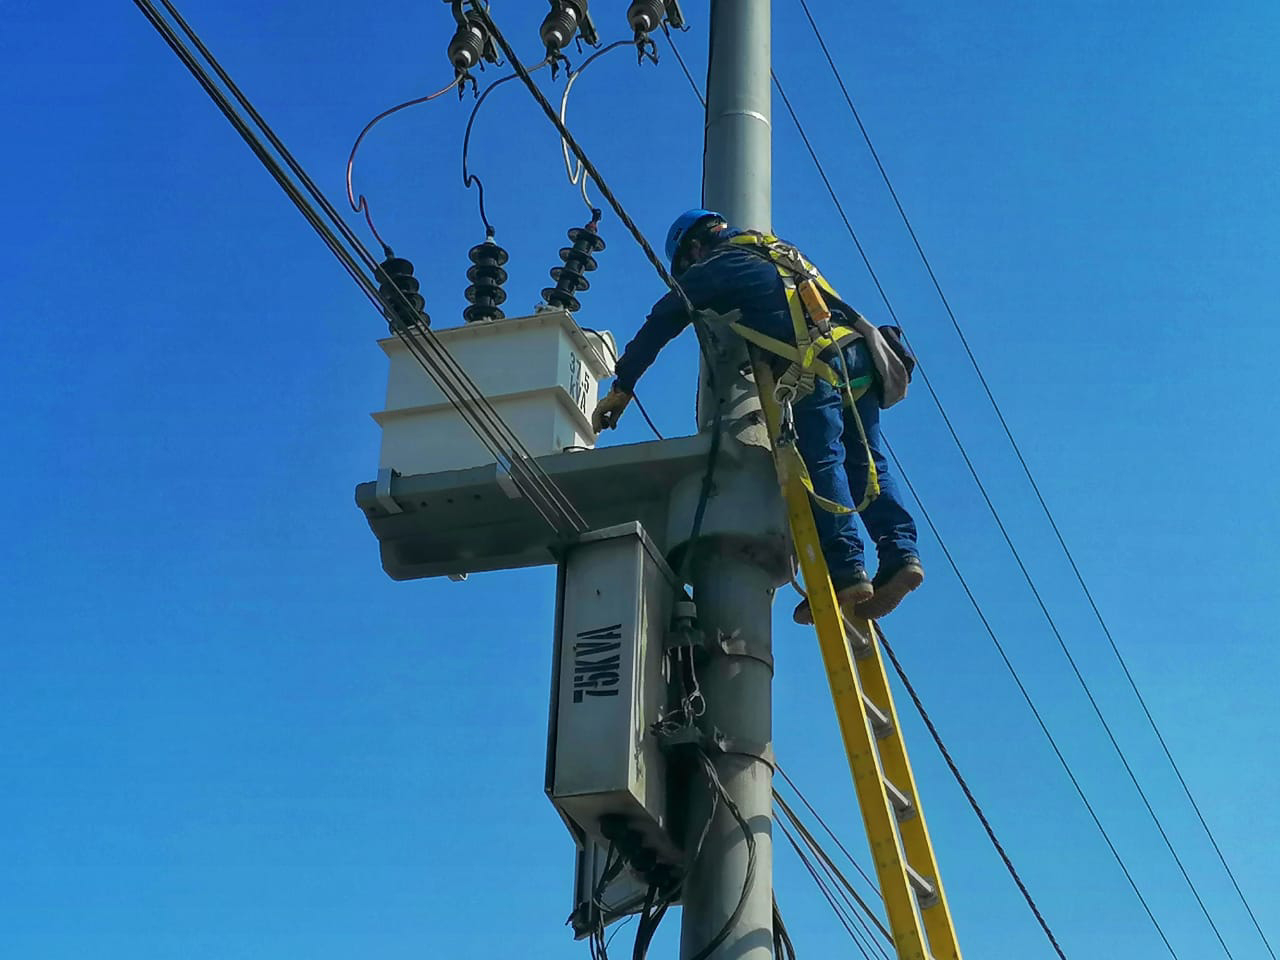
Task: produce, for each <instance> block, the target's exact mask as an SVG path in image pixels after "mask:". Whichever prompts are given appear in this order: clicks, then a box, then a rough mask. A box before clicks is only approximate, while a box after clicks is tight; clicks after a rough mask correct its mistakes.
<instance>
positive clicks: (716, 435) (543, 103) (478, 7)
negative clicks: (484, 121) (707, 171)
mask: <svg viewBox="0 0 1280 960" xmlns="http://www.w3.org/2000/svg"><path fill="white" fill-rule="evenodd" d="M471 6H472V10H473V11H474V12H475V13H476V15H477V16H478V17H479V18H480V19H481V20H482V21H483V22H484V24H485V28H486V29H487V30H488V31H489V33H490V34H491V35H492V36H493V38H494V40H495V41H496V42H497V44H498V46H499V47H501V48H502V52H503V54H504V55H505V56H506V58H507V60H508V62H509V63H510V64H511V66H512V67H513V68H514V69H515V71H516V73H517V74H519V76H520V79H521V80H522V81H523V82H524V85H525V86H526V87H527V88H528V90H529V92H530V93H531V94H532V95H533V98H534V100H535V101H537V103H538V105H539V106H540V107H541V108H542V111H543V113H545V114H546V115H547V119H549V120H550V121H551V123H552V124H553V125H554V126H555V128H556V130H557V131H558V132H559V133H560V137H561V139H562V141H563V142H564V143H566V144H568V146H569V149H570V150H572V151H573V154H574V156H575V157H577V159H578V162H579V163H581V164H582V167H583V169H584V170H586V172H587V175H588V176H590V177H591V179H592V180H594V181H595V184H596V187H597V189H598V190H599V191H600V195H601V196H602V197H604V198H605V200H606V201H607V202H608V203H609V206H610V207H612V208H613V212H614V213H615V214H616V215H617V217H618V219H619V220H620V221H621V222H622V225H623V226H624V227H626V229H627V231H628V232H629V233H630V234H631V236H632V238H633V239H634V240H635V241H636V243H637V244H638V245H639V247H640V249H641V250H642V251H643V252H644V255H645V259H647V260H648V261H649V263H650V264H651V265H652V266H653V268H654V270H655V271H657V274H658V276H659V277H660V278H661V279H662V282H663V283H665V284H666V285H667V287H668V288H669V289H670V290H671V291H672V292H673V293H675V295H676V296H677V297H678V298H679V299H680V301H681V303H682V304H683V305H684V308H685V311H686V313H687V314H688V316H689V320H690V322H691V323H692V324H693V327H694V333H695V335H696V336H697V338H698V347H699V349H700V350H701V351H702V355H703V359H704V361H705V362H706V368H707V377H708V379H709V383H710V389H711V391H712V393H713V394H714V395H716V396H717V398H718V396H719V392H720V391H719V385H718V384H717V382H716V374H715V362H714V358H713V357H712V355H711V351H710V349H709V347H708V345H707V342H706V333H705V331H704V330H703V326H702V322H701V321H700V320H699V319H698V313H697V311H696V310H695V308H694V306H693V303H692V301H690V299H689V296H688V294H686V293H685V292H684V288H683V287H681V286H680V284H679V282H678V281H677V280H676V279H675V278H674V277H673V276H672V275H671V272H670V271H669V270H668V269H667V267H666V265H665V264H663V262H662V261H661V260H660V259H659V258H658V255H657V253H655V252H654V249H653V247H652V245H651V244H650V243H649V241H648V239H647V238H646V237H645V235H644V234H643V233H642V232H641V231H640V228H639V227H638V226H636V223H635V221H634V220H632V219H631V216H630V214H628V213H627V211H626V209H625V208H624V207H623V206H622V203H621V202H620V201H619V200H618V198H617V197H616V196H615V195H614V193H613V191H612V190H611V189H610V188H609V185H608V184H607V183H605V181H604V179H603V178H602V177H601V176H600V172H599V171H598V170H597V169H596V167H595V165H594V164H593V163H592V162H591V160H590V158H588V157H587V155H586V153H585V152H583V149H582V147H581V146H580V145H579V144H578V141H577V140H576V139H575V138H574V136H573V134H572V133H570V131H569V129H568V127H566V126H565V124H564V123H563V122H562V121H561V120H560V117H559V115H558V114H557V113H556V111H555V109H554V108H553V107H552V106H551V104H550V102H549V101H548V100H547V98H546V96H545V95H544V94H543V93H542V91H541V90H540V89H539V88H538V85H537V84H536V83H534V82H533V78H532V77H530V76H529V71H528V70H527V69H526V68H525V66H524V65H523V64H522V63H521V62H520V58H519V57H517V56H516V53H515V51H514V50H513V49H512V48H511V45H510V44H509V43H508V42H507V39H506V37H504V36H503V34H502V31H501V30H499V29H498V25H497V24H496V23H494V22H493V18H492V17H491V16H490V15H489V10H488V7H487V6H485V5H484V4H480V3H477V2H475V0H472V4H471ZM722 432H723V414H722V411H721V409H720V404H719V403H718V402H717V403H716V404H715V414H714V417H713V419H712V424H711V444H710V450H709V452H708V455H707V469H706V472H705V474H704V475H703V480H702V488H701V491H700V493H699V498H698V506H697V509H696V510H695V511H694V519H693V526H692V529H691V531H690V536H689V544H688V546H687V547H686V548H685V553H684V558H683V561H682V562H681V568H682V576H686V578H687V571H688V569H689V567H690V564H691V563H692V558H693V555H694V552H695V549H696V547H697V543H698V538H699V537H700V536H701V534H702V521H703V518H704V516H705V513H706V508H707V504H708V502H709V501H710V499H711V492H712V489H713V486H714V481H715V470H716V465H717V463H718V461H719V453H720V442H721V434H722Z"/></svg>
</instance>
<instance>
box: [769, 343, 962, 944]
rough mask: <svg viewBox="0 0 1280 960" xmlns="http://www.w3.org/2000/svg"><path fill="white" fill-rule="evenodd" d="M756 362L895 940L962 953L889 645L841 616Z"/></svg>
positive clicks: (777, 410)
mask: <svg viewBox="0 0 1280 960" xmlns="http://www.w3.org/2000/svg"><path fill="white" fill-rule="evenodd" d="M753 366H754V369H755V376H756V385H757V386H758V388H759V390H760V402H761V405H762V406H763V408H764V412H765V420H766V423H767V424H768V428H769V440H770V442H771V443H772V445H773V450H774V462H775V464H776V466H777V469H778V483H779V485H780V486H781V487H782V494H783V497H784V499H785V500H786V504H787V515H788V517H789V519H790V521H791V538H792V540H793V542H794V544H795V550H796V556H797V557H798V558H799V561H800V571H801V574H802V575H803V577H804V586H805V590H806V591H807V592H808V596H809V607H810V609H811V611H812V613H813V622H814V627H815V629H816V630H817V632H818V641H819V645H820V646H821V648H822V659H823V662H824V664H825V665H826V669H827V680H828V681H829V682H830V684H831V696H832V699H833V700H834V701H835V708H836V717H837V719H838V721H839V723H840V735H841V737H842V738H843V740H844V747H845V753H846V754H847V755H848V758H849V770H850V771H851V772H852V774H853V784H854V788H855V790H856V792H857V794H858V805H859V807H861V809H862V820H863V823H864V824H865V825H866V828H867V840H868V842H869V843H870V846H871V856H872V858H873V859H874V860H875V865H876V877H877V879H878V880H879V883H880V892H881V894H882V895H883V896H884V904H885V910H886V912H887V914H888V919H889V929H890V931H891V932H892V934H893V942H894V946H895V947H896V949H897V952H898V957H899V960H960V947H959V945H958V944H957V942H956V934H955V927H954V926H953V924H952V921H951V908H950V907H949V906H948V905H947V897H946V894H945V893H944V892H943V889H942V879H941V877H940V876H939V873H938V864H937V861H936V859H935V858H934V854H933V845H932V843H930V841H929V830H928V828H927V827H926V826H925V821H924V810H923V809H921V807H920V799H919V796H918V794H917V792H916V781H915V777H914V776H913V775H912V773H911V763H910V761H909V760H908V759H907V748H906V744H905V743H904V742H903V739H902V729H901V727H900V725H899V724H898V714H897V711H896V710H895V708H894V705H893V697H892V695H891V694H890V692H889V678H888V676H887V674H886V673H885V668H884V661H883V660H882V658H881V653H880V644H879V643H878V642H877V641H876V634H875V630H874V628H873V626H872V624H871V622H870V621H867V620H859V621H846V620H845V619H844V617H842V616H841V613H840V608H839V607H838V606H837V605H836V597H835V590H834V589H833V587H832V585H831V577H830V574H829V573H828V571H827V562H826V560H824V559H823V556H822V551H821V550H820V549H819V545H818V531H817V528H816V527H815V525H814V521H813V512H812V509H811V507H810V501H809V494H808V492H807V490H806V489H805V486H804V481H803V479H802V478H801V476H800V474H799V472H798V471H797V470H796V469H795V464H797V463H798V462H799V461H798V456H799V455H798V453H795V451H794V447H791V448H790V449H788V447H787V445H788V444H791V443H793V439H792V438H791V437H789V436H783V435H782V433H783V431H782V429H781V426H782V417H783V410H782V408H781V407H780V406H779V404H778V402H777V400H776V399H775V398H774V378H773V374H772V371H771V370H770V368H769V365H768V364H767V363H764V362H762V361H761V360H760V358H759V357H758V356H757V357H754V358H753Z"/></svg>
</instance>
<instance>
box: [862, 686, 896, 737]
mask: <svg viewBox="0 0 1280 960" xmlns="http://www.w3.org/2000/svg"><path fill="white" fill-rule="evenodd" d="M862 706H863V707H865V708H866V711H867V720H869V721H870V723H871V730H872V732H873V733H874V734H875V735H876V739H877V740H883V739H884V738H885V737H887V736H888V735H889V734H891V733H893V721H892V720H890V719H889V714H887V713H885V712H884V711H883V710H881V709H880V708H879V707H877V706H876V705H875V704H874V703H872V701H871V699H870V698H869V697H868V696H867V695H866V694H865V693H864V694H863V695H862Z"/></svg>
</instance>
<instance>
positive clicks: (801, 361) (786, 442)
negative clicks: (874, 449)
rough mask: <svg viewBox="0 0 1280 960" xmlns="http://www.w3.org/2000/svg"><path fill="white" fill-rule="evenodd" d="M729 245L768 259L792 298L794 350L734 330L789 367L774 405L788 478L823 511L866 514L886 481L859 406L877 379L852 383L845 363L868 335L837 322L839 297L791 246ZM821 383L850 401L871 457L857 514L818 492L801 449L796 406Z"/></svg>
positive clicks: (749, 240) (744, 329)
mask: <svg viewBox="0 0 1280 960" xmlns="http://www.w3.org/2000/svg"><path fill="white" fill-rule="evenodd" d="M729 243H730V244H732V245H733V246H735V247H738V248H741V249H744V250H747V251H749V252H751V253H754V254H756V255H757V256H761V257H764V258H765V259H767V260H768V261H769V262H770V263H771V264H772V265H773V267H774V269H776V270H777V271H778V277H779V279H781V281H782V287H783V290H784V291H785V292H786V296H787V309H788V311H789V313H790V314H791V325H792V329H793V332H794V334H795V343H794V344H791V343H787V342H786V341H784V340H778V339H775V338H774V337H770V336H768V335H766V334H763V333H761V332H760V331H759V330H755V329H753V328H751V327H748V326H745V325H744V324H742V323H741V322H738V321H734V322H731V323H730V324H729V329H731V330H733V331H734V332H735V333H737V334H738V335H739V336H740V337H742V339H744V340H746V341H747V342H748V343H749V344H752V345H753V346H756V347H759V348H760V349H761V350H764V351H765V352H766V353H770V354H773V355H774V356H776V357H780V358H782V359H783V360H786V361H788V362H787V365H786V368H785V369H784V370H783V371H782V372H781V373H780V374H778V376H777V379H776V386H775V387H774V392H773V399H774V400H775V401H776V402H777V403H778V404H779V406H780V408H781V416H780V423H781V430H780V432H779V435H778V446H777V453H778V454H779V456H781V457H782V458H783V462H784V466H785V468H786V470H787V472H789V473H794V474H795V475H797V476H799V478H800V480H801V482H802V483H803V484H804V487H805V489H806V490H808V491H809V496H810V498H811V499H812V500H813V502H814V503H815V504H817V505H818V506H819V507H821V508H822V509H823V510H825V511H827V512H829V513H838V514H848V513H855V512H861V511H863V510H865V509H866V508H867V506H868V505H869V504H870V503H871V501H872V500H874V499H875V498H876V497H878V496H879V495H880V477H879V474H878V472H877V471H876V464H875V460H874V459H873V458H872V456H871V444H870V443H869V442H868V441H867V431H866V429H865V428H864V427H863V425H862V418H861V417H860V416H859V415H858V408H857V406H856V402H857V400H858V398H859V397H861V396H862V395H863V394H864V393H866V392H867V390H868V389H870V388H871V382H872V378H871V376H870V375H867V376H862V377H858V378H856V379H850V378H849V377H848V376H847V364H846V362H845V358H844V348H845V346H847V345H848V344H850V343H853V342H854V341H855V340H858V339H859V338H861V337H862V334H861V333H860V332H858V331H857V330H855V329H854V328H853V327H848V326H844V325H843V324H839V323H833V322H832V314H831V309H830V308H829V307H828V306H827V301H826V297H827V296H830V297H837V298H838V297H839V294H837V293H836V291H835V289H834V288H833V287H832V286H831V284H829V283H827V281H826V279H824V278H823V276H822V274H821V273H819V272H818V270H817V268H816V267H814V265H813V264H812V263H810V262H809V261H808V260H807V259H805V256H804V254H802V253H801V252H800V251H799V250H797V249H796V248H795V247H793V246H791V244H789V243H785V242H783V241H781V240H779V239H778V238H777V237H775V236H772V235H770V234H766V233H757V232H755V231H745V232H743V233H739V234H736V235H735V236H733V237H730V238H729ZM819 377H821V378H822V379H823V380H824V381H825V382H827V383H828V384H830V385H831V386H832V387H835V388H836V389H837V390H839V391H840V392H841V393H842V394H843V395H844V404H845V406H846V407H847V408H848V409H849V410H850V411H851V412H852V413H853V420H854V422H855V423H856V424H857V425H858V437H859V439H860V440H861V441H862V449H863V452H864V453H865V454H866V458H867V485H866V494H865V496H864V497H863V499H862V502H861V503H859V504H858V505H857V506H856V507H853V508H852V509H851V508H849V507H846V506H844V505H843V504H840V503H836V502H835V501H834V500H829V499H827V498H826V497H823V496H820V495H819V494H818V493H816V492H815V491H814V489H813V480H812V479H811V478H810V476H809V471H808V468H807V467H806V466H805V464H804V460H803V458H801V456H800V453H799V451H798V450H797V449H796V445H795V439H796V433H795V420H794V417H793V415H792V404H793V403H794V402H795V401H796V400H799V399H801V398H803V397H806V396H808V395H809V394H810V393H812V392H813V390H814V386H815V384H816V380H817V378H819Z"/></svg>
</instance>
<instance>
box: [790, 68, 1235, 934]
mask: <svg viewBox="0 0 1280 960" xmlns="http://www.w3.org/2000/svg"><path fill="white" fill-rule="evenodd" d="M773 82H774V86H775V87H776V88H777V90H778V92H779V94H780V96H781V97H782V100H783V103H784V104H785V105H786V107H787V111H788V113H790V115H791V119H792V121H793V122H794V123H795V125H796V128H797V130H799V132H800V136H801V138H802V139H803V141H804V143H805V146H806V148H807V149H808V151H809V155H810V157H811V159H812V160H813V162H814V164H815V166H816V167H817V168H818V171H819V174H820V175H821V177H822V180H823V183H825V184H826V186H827V190H828V192H829V193H830V194H831V198H832V200H833V202H834V203H835V204H836V207H837V209H838V211H839V213H840V216H841V218H842V219H843V220H844V223H845V226H846V227H847V228H848V230H849V233H850V236H851V237H853V239H854V243H855V245H856V246H857V248H858V252H859V253H860V254H861V255H862V259H863V262H864V263H865V264H866V266H867V270H868V271H869V272H870V274H871V277H872V280H873V281H874V282H875V285H876V288H877V289H878V290H879V291H880V296H881V298H882V299H883V300H884V302H885V307H886V309H888V311H889V313H890V316H892V317H893V319H894V321H895V322H897V315H896V314H895V313H894V311H893V307H892V305H891V303H890V302H889V299H888V296H887V294H886V293H885V291H884V288H883V287H882V286H881V284H880V281H879V279H878V277H877V276H876V274H875V271H874V270H873V269H872V267H871V264H870V261H869V259H868V257H867V255H866V252H865V250H864V249H863V247H862V245H861V243H860V242H859V241H858V239H857V236H856V233H855V231H854V230H853V227H852V225H851V224H850V222H849V219H848V217H847V216H846V214H845V212H844V208H843V205H842V204H841V203H840V200H839V198H838V196H837V195H836V192H835V189H834V187H833V186H832V184H831V181H830V179H829V178H828V177H827V175H826V172H825V170H824V169H823V167H822V164H821V161H820V160H819V158H818V155H817V152H816V150H815V149H814V147H813V144H812V142H811V141H810V139H809V137H808V134H807V133H806V132H805V130H804V127H803V124H802V123H801V122H800V118H799V117H798V116H797V115H796V112H795V108H794V107H793V106H792V105H791V101H790V99H789V98H788V97H787V95H786V91H785V89H784V88H783V87H782V83H781V81H780V80H779V79H778V76H777V74H776V73H775V74H774V75H773ZM916 370H917V372H919V373H920V375H921V378H922V380H923V381H924V384H925V387H926V389H927V390H928V391H929V394H930V396H931V397H932V398H933V401H934V403H935V405H936V406H937V408H938V412H939V414H941V416H942V419H943V422H944V423H945V424H946V426H947V429H948V431H949V432H950V433H951V437H952V439H953V440H954V441H955V443H956V446H957V448H958V449H959V451H960V455H961V457H962V458H963V459H964V462H965V464H966V466H967V467H968V468H969V472H970V474H971V475H972V477H973V480H974V483H975V484H976V485H977V487H978V490H979V492H980V493H981V494H982V498H983V500H984V501H985V503H986V505H987V508H988V510H989V511H990V512H991V516H992V518H993V519H994V520H995V522H996V526H997V528H998V529H999V530H1000V533H1001V535H1002V536H1003V538H1004V541H1005V543H1006V545H1007V546H1008V548H1009V550H1010V552H1011V553H1012V555H1013V558H1014V560H1015V562H1016V563H1017V565H1018V568H1019V570H1020V571H1021V572H1022V575H1023V578H1024V579H1025V581H1026V583H1027V586H1028V588H1029V589H1030V590H1031V593H1032V596H1033V597H1034V598H1035V600H1036V603H1037V604H1038V606H1039V607H1040V611H1041V613H1042V614H1043V616H1044V618H1045V620H1046V622H1047V623H1048V624H1049V628H1050V631H1051V632H1052V633H1053V636H1054V638H1055V639H1056V640H1057V643H1058V646H1059V648H1060V649H1061V650H1062V653H1063V655H1064V656H1065V657H1066V658H1067V663H1068V664H1069V665H1070V666H1071V670H1072V672H1073V674H1074V675H1075V678H1076V680H1077V681H1078V683H1079V684H1080V687H1081V689H1083V690H1084V693H1085V696H1086V698H1087V699H1088V701H1089V704H1090V706H1091V707H1092V708H1093V711H1094V714H1095V715H1096V716H1097V718H1098V722H1099V723H1101V724H1102V728H1103V730H1104V731H1105V732H1106V735H1107V738H1108V740H1109V741H1110V743H1111V746H1112V748H1113V749H1114V750H1115V752H1116V755H1117V757H1118V758H1119V759H1120V762H1121V764H1122V765H1123V767H1124V769H1125V772H1126V773H1127V774H1128V776H1129V779H1130V781H1131V782H1132V783H1133V786H1134V789H1135V790H1136V791H1137V793H1138V796H1139V797H1140V798H1141V800H1142V803H1143V806H1144V807H1145V808H1146V810H1147V814H1148V815H1149V816H1150V818H1151V820H1152V822H1153V823H1154V824H1155V827H1156V830H1157V832H1158V833H1159V834H1160V837H1161V839H1162V840H1163V841H1164V844H1165V846H1166V848H1167V849H1168V850H1169V853H1170V855H1171V856H1172V857H1173V860H1174V863H1175V864H1176V865H1177V867H1178V870H1179V871H1180V872H1181V874H1182V877H1183V879H1184V880H1185V881H1186V883H1187V886H1188V887H1189V888H1190V890H1191V893H1192V896H1193V897H1194V898H1195V900H1196V903H1197V904H1198V905H1199V907H1200V911H1201V913H1202V914H1203V915H1204V917H1205V919H1206V920H1207V921H1208V923H1209V926H1210V928H1211V929H1212V930H1213V932H1214V935H1215V936H1216V937H1217V938H1218V943H1219V944H1220V945H1221V946H1222V949H1223V951H1224V952H1225V953H1226V954H1227V956H1228V957H1231V956H1232V954H1231V950H1230V948H1228V947H1227V943H1226V941H1225V940H1224V939H1223V937H1222V933H1221V931H1219V929H1218V925H1217V923H1216V922H1215V921H1214V919H1213V917H1212V915H1211V914H1210V913H1209V909H1208V907H1207V906H1206V904H1205V902H1204V899H1203V898H1202V897H1201V895H1200V891H1199V889H1198V888H1197V886H1196V884H1195V881H1193V880H1192V879H1191V875H1190V874H1189V873H1188V872H1187V869H1186V866H1185V865H1184V864H1183V862H1182V858H1181V857H1180V856H1179V855H1178V852H1177V850H1176V848H1175V847H1174V845H1173V841H1172V839H1171V838H1170V837H1169V834H1168V832H1167V831H1166V830H1165V827H1164V824H1163V822H1162V821H1161V820H1160V817H1159V815H1158V814H1157V813H1156V811H1155V808H1154V807H1153V806H1152V804H1151V801H1150V799H1149V798H1148V797H1147V794H1146V791H1145V790H1144V789H1143V788H1142V785H1141V783H1140V782H1139V781H1138V777H1137V774H1136V773H1135V771H1134V769H1133V767H1132V765H1131V764H1130V762H1129V758H1128V756H1127V755H1126V754H1125V752H1124V750H1123V748H1121V746H1120V743H1119V741H1118V740H1117V739H1116V736H1115V733H1114V731H1113V730H1112V729H1111V724H1110V723H1109V722H1108V721H1107V719H1106V717H1105V716H1104V715H1103V712H1102V708H1101V706H1100V705H1099V704H1098V702H1097V699H1096V698H1095V697H1094V695H1093V691H1092V689H1091V688H1090V687H1089V684H1088V682H1087V681H1086V680H1085V678H1084V674H1083V673H1082V672H1081V670H1080V667H1079V665H1078V664H1077V663H1076V659H1075V657H1074V656H1073V655H1072V653H1071V651H1070V648H1068V647H1067V644H1066V640H1065V639H1064V638H1063V636H1062V633H1061V631H1060V630H1059V628H1058V625H1057V622H1056V621H1055V620H1054V618H1053V615H1052V614H1051V613H1050V612H1049V608H1048V605H1047V604H1046V603H1045V601H1044V598H1043V596H1042V595H1041V593H1040V590H1039V588H1038V587H1037V586H1036V583H1035V580H1034V578H1033V577H1032V576H1031V572H1030V570H1029V569H1028V568H1027V566H1026V563H1025V562H1024V561H1023V559H1022V554H1021V552H1020V551H1019V550H1018V548H1017V547H1016V546H1015V544H1014V542H1013V538H1012V536H1011V535H1010V534H1009V531H1008V529H1007V528H1006V526H1005V524H1004V520H1003V518H1002V517H1001V516H1000V512H999V511H998V510H997V509H996V506H995V503H994V501H993V500H992V499H991V496H990V494H989V493H988V491H987V489H986V485H985V484H984V483H983V482H982V479H981V477H980V476H979V474H978V471H977V467H976V466H975V465H974V463H973V461H972V459H971V458H970V456H969V453H968V450H967V449H966V448H965V446H964V444H963V442H962V441H961V440H960V436H959V434H958V432H957V431H956V429H955V427H954V425H953V424H952V422H951V418H950V416H949V415H948V414H947V412H946V409H945V407H944V406H943V404H942V401H941V399H940V398H939V396H938V394H937V392H936V391H935V390H934V387H933V384H932V382H931V381H930V379H929V377H928V374H927V372H926V371H925V370H924V367H923V364H919V363H918V364H917V366H916Z"/></svg>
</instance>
